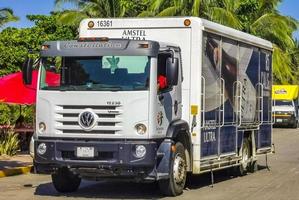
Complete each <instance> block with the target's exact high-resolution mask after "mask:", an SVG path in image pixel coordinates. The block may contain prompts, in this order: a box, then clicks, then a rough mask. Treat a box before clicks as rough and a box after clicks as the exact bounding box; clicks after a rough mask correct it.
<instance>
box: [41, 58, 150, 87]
mask: <svg viewBox="0 0 299 200" xmlns="http://www.w3.org/2000/svg"><path fill="white" fill-rule="evenodd" d="M149 68H150V58H149V57H148V56H99V57H47V58H43V59H42V63H41V78H40V89H42V90H78V91H85V90H95V91H111V90H113V91H119V90H123V91H129V90H147V89H148V83H149V71H150V70H149Z"/></svg>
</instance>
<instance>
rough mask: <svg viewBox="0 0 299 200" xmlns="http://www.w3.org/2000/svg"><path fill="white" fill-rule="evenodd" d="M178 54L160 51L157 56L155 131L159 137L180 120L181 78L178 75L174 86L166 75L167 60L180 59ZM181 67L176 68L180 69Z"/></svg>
mask: <svg viewBox="0 0 299 200" xmlns="http://www.w3.org/2000/svg"><path fill="white" fill-rule="evenodd" d="M179 55H180V53H179V52H175V51H171V52H170V51H168V50H167V51H161V52H160V53H159V55H158V65H157V96H156V98H157V101H156V102H157V116H156V120H157V121H156V122H157V123H156V124H157V127H156V131H157V134H159V135H165V134H166V131H167V128H168V126H169V124H170V123H171V122H172V121H174V120H176V119H180V118H181V113H182V111H181V103H182V98H181V84H180V82H181V81H180V80H181V78H180V77H181V76H180V73H178V77H177V79H178V81H177V84H176V85H171V83H169V81H170V80H169V77H168V75H167V73H168V70H167V60H168V59H171V60H173V58H177V59H180V56H179ZM179 63H180V62H178V65H179ZM180 67H181V66H178V68H180Z"/></svg>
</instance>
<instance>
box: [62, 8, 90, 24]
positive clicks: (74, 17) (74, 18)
mask: <svg viewBox="0 0 299 200" xmlns="http://www.w3.org/2000/svg"><path fill="white" fill-rule="evenodd" d="M88 17H89V16H88V15H87V14H86V13H84V12H80V11H75V10H68V11H64V12H63V13H62V14H61V15H60V16H59V17H58V22H59V23H61V24H66V25H69V26H78V25H79V23H80V21H81V20H82V19H84V18H88Z"/></svg>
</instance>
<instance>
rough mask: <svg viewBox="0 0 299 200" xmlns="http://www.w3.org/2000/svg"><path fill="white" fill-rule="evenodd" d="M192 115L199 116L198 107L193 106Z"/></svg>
mask: <svg viewBox="0 0 299 200" xmlns="http://www.w3.org/2000/svg"><path fill="white" fill-rule="evenodd" d="M191 114H192V115H197V114H198V106H197V105H191Z"/></svg>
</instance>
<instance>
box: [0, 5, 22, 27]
mask: <svg viewBox="0 0 299 200" xmlns="http://www.w3.org/2000/svg"><path fill="white" fill-rule="evenodd" d="M18 20H19V18H18V17H16V16H14V14H13V11H12V9H10V8H1V9H0V26H3V25H4V24H6V23H8V22H13V21H18Z"/></svg>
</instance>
